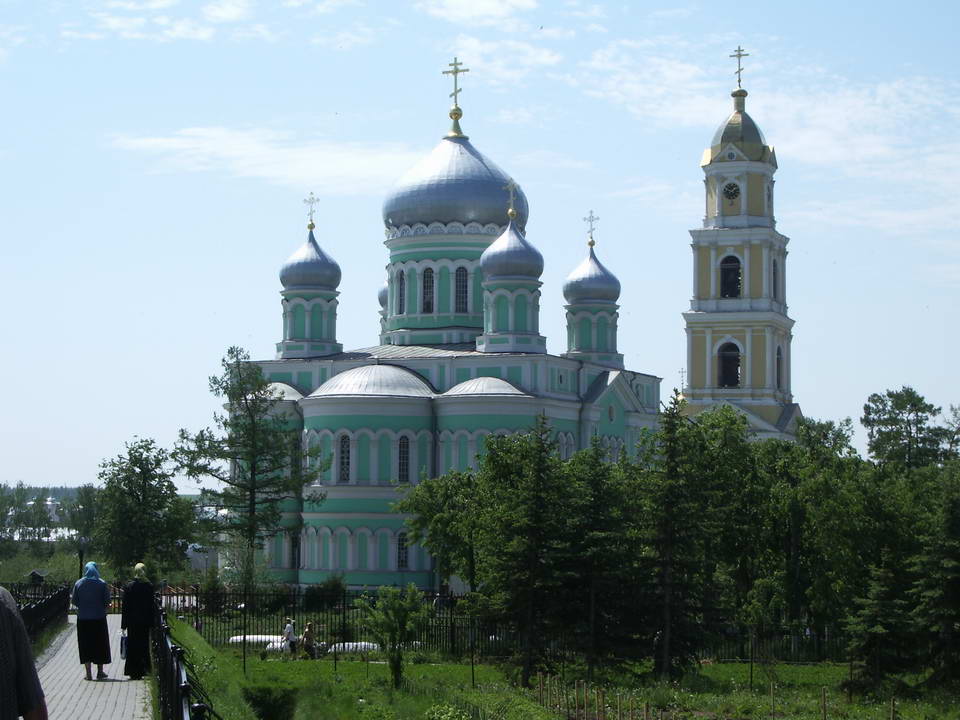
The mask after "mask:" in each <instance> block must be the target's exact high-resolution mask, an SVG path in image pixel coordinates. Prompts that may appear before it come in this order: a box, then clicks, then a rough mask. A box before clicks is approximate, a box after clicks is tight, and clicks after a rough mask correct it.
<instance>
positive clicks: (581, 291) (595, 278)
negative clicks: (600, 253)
mask: <svg viewBox="0 0 960 720" xmlns="http://www.w3.org/2000/svg"><path fill="white" fill-rule="evenodd" d="M563 297H564V298H566V300H567V302H568V303H569V304H571V305H573V304H574V303H582V302H590V301H591V300H600V301H603V302H616V301H617V300H618V299H619V298H620V281H619V280H617V276H616V275H614V274H613V273H612V272H610V271H609V270H607V268H606V267H604V265H603V263H602V262H600V261H599V260H597V256H596V253H594V252H593V247H592V246H591V247H590V254H589V255H587V257H586V258H584V260H583V262H582V263H580V264H579V265H577V267H576V268H574V270H573V272H572V273H570V274H569V275H568V276H567V279H566V281H565V282H564V283H563Z"/></svg>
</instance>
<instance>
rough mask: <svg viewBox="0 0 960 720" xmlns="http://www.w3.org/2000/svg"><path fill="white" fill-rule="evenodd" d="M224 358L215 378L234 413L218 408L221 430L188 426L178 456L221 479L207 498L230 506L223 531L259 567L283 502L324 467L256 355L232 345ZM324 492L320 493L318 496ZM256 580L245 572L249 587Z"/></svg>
mask: <svg viewBox="0 0 960 720" xmlns="http://www.w3.org/2000/svg"><path fill="white" fill-rule="evenodd" d="M221 365H222V368H223V372H222V373H221V374H220V375H215V376H213V377H211V378H210V382H209V384H210V391H211V392H212V393H213V394H214V395H215V396H216V397H219V398H223V399H224V400H225V401H226V407H227V413H226V414H219V413H217V414H215V415H214V425H215V427H216V429H215V430H211V429H204V430H201V431H200V432H198V433H196V434H195V435H194V434H191V433H189V432H187V431H186V430H181V431H180V438H179V440H178V442H177V446H176V450H175V453H174V456H175V458H176V461H177V464H178V466H179V467H180V468H181V469H182V470H183V471H184V472H185V473H186V474H187V476H188V477H191V478H194V479H197V480H199V479H202V478H213V479H214V480H216V481H217V482H218V483H219V484H220V488H219V489H216V490H210V491H206V492H205V496H206V497H207V498H208V500H205V502H208V503H210V504H214V505H215V506H216V507H218V508H220V509H222V510H225V511H226V521H225V524H224V525H223V530H224V531H225V532H226V533H227V534H229V535H232V536H234V537H237V538H240V539H241V540H242V541H243V544H244V546H245V547H246V552H247V553H248V555H249V556H250V557H249V558H248V559H247V561H246V562H244V563H243V567H244V568H248V569H250V570H251V572H252V568H254V566H255V563H254V561H253V556H254V555H255V553H256V550H257V548H258V547H259V546H260V544H261V543H262V541H263V539H264V538H265V537H266V536H268V535H271V534H273V533H274V532H275V531H276V530H277V528H278V527H279V525H280V519H281V510H282V505H283V503H284V502H286V501H288V500H291V499H296V500H299V499H302V495H303V489H304V487H306V486H307V485H309V484H311V483H312V482H313V481H314V480H316V478H317V477H318V476H319V475H320V472H321V471H322V467H321V465H320V464H319V463H306V462H305V459H306V458H309V456H310V453H308V452H306V451H304V450H303V449H302V448H301V442H300V428H299V422H298V421H299V418H296V417H291V416H290V415H288V414H287V413H286V412H284V410H283V409H282V408H283V406H282V405H280V404H279V403H280V400H281V395H280V393H279V392H278V391H277V390H276V389H275V388H274V387H273V386H272V385H271V383H270V382H268V381H267V379H266V378H265V377H264V376H263V372H262V371H261V369H260V366H259V365H257V364H255V363H252V362H250V356H249V354H247V352H246V351H245V350H243V349H242V348H239V347H231V348H229V349H228V350H227V354H226V355H225V356H224V358H223V360H222V362H221ZM321 499H322V494H320V493H319V492H315V493H313V494H312V496H311V500H313V501H314V502H319V501H320V500H321ZM252 582H253V577H252V576H249V577H247V578H245V581H244V587H249V585H250V584H251V583H252Z"/></svg>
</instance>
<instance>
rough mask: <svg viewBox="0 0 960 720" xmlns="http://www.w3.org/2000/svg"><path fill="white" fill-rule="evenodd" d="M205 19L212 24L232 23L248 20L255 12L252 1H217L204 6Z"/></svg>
mask: <svg viewBox="0 0 960 720" xmlns="http://www.w3.org/2000/svg"><path fill="white" fill-rule="evenodd" d="M202 11H203V17H204V18H206V19H207V20H208V21H210V22H218V23H231V22H239V21H241V20H246V19H247V18H249V17H250V15H251V14H252V12H253V3H252V2H251V0H215V1H214V2H212V3H208V4H207V5H204V6H203V8H202Z"/></svg>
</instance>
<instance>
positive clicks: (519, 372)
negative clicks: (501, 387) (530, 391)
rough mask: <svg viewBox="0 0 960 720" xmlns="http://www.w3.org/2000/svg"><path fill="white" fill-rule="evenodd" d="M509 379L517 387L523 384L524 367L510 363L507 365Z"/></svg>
mask: <svg viewBox="0 0 960 720" xmlns="http://www.w3.org/2000/svg"><path fill="white" fill-rule="evenodd" d="M507 380H508V381H509V382H511V383H513V384H514V385H516V386H517V387H521V386H522V384H523V368H522V367H520V366H519V365H510V366H508V367H507Z"/></svg>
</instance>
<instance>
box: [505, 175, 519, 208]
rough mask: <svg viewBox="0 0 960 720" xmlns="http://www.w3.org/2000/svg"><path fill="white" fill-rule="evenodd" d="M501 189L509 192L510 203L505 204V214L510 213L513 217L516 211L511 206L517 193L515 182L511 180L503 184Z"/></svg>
mask: <svg viewBox="0 0 960 720" xmlns="http://www.w3.org/2000/svg"><path fill="white" fill-rule="evenodd" d="M503 189H504V190H506V191H507V192H508V193H510V203H509V205H507V214H508V215H510V217H513V216H514V215H515V214H516V212H517V210H516V208H514V207H513V203H514V199H515V196H516V194H517V184H516V183H515V182H514V181H513V180H511V181H510V182H508V183H507V184H506V185H504V186H503Z"/></svg>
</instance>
